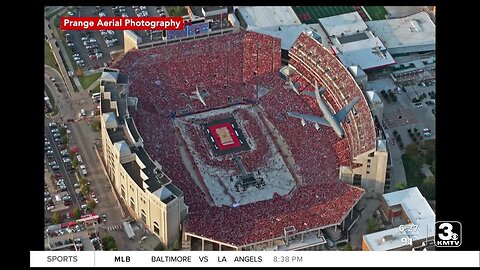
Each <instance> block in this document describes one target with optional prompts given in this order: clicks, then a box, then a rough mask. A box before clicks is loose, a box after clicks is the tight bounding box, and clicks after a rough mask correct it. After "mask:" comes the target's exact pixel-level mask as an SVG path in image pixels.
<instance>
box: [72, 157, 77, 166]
mask: <svg viewBox="0 0 480 270" xmlns="http://www.w3.org/2000/svg"><path fill="white" fill-rule="evenodd" d="M77 166H78V159H76V158H73V159H72V167H73V168H76V167H77Z"/></svg>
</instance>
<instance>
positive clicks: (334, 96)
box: [289, 33, 376, 158]
mask: <svg viewBox="0 0 480 270" xmlns="http://www.w3.org/2000/svg"><path fill="white" fill-rule="evenodd" d="M289 56H290V58H291V60H290V64H291V65H292V66H294V67H295V68H296V69H297V70H298V71H299V72H300V73H301V74H303V75H304V76H306V77H307V78H311V79H312V80H315V79H316V80H317V82H318V84H319V86H320V85H324V86H325V87H326V88H327V92H326V93H325V94H324V97H325V99H326V100H327V102H328V103H329V104H330V105H331V106H332V107H333V109H334V111H335V112H338V111H339V110H340V109H341V108H343V107H344V106H345V105H347V104H348V102H350V100H352V99H353V98H354V97H356V96H358V97H360V102H359V103H357V105H355V107H354V108H355V111H356V113H357V114H356V115H355V116H354V117H350V118H349V120H350V123H348V124H347V123H345V122H344V124H343V126H344V129H345V133H346V136H347V138H348V140H349V145H350V147H351V153H352V158H353V157H355V156H357V155H359V154H362V153H365V152H366V151H368V150H372V149H374V148H375V137H376V133H375V127H374V123H373V118H372V115H371V113H370V109H369V107H368V104H367V101H366V99H365V97H364V96H363V94H362V91H361V89H360V88H359V87H358V85H357V84H356V82H355V80H354V79H353V77H352V76H351V75H350V73H349V72H348V70H347V69H346V68H345V67H344V66H343V65H342V63H341V62H340V61H339V60H338V59H337V58H336V57H335V56H334V55H332V54H331V53H330V51H328V50H327V49H325V48H324V47H323V46H322V45H321V44H320V43H318V42H317V41H316V40H314V39H313V38H311V37H309V36H308V35H306V34H304V33H302V34H301V35H300V36H299V37H298V39H297V40H296V41H295V43H294V44H293V46H292V48H291V49H290V51H289ZM312 83H313V82H312Z"/></svg>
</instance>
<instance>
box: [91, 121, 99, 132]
mask: <svg viewBox="0 0 480 270" xmlns="http://www.w3.org/2000/svg"><path fill="white" fill-rule="evenodd" d="M90 127H92V130H93V131H99V130H100V121H99V120H97V119H94V120H92V122H91V123H90Z"/></svg>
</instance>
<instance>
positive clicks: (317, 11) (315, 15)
mask: <svg viewBox="0 0 480 270" xmlns="http://www.w3.org/2000/svg"><path fill="white" fill-rule="evenodd" d="M292 8H293V10H294V11H295V13H296V14H297V16H298V18H299V19H300V21H302V22H303V23H307V24H310V23H318V19H320V18H325V17H330V16H334V15H340V14H345V13H349V12H353V11H354V9H353V7H351V6H292Z"/></svg>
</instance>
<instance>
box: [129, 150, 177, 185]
mask: <svg viewBox="0 0 480 270" xmlns="http://www.w3.org/2000/svg"><path fill="white" fill-rule="evenodd" d="M132 152H134V153H135V154H137V156H138V157H139V158H140V160H141V161H142V163H143V164H144V165H145V168H144V169H143V172H144V173H145V174H146V175H147V176H148V179H147V180H145V184H147V185H148V190H149V191H150V192H152V193H153V192H155V191H156V190H158V189H159V188H161V187H162V186H163V185H164V184H166V183H168V182H169V180H168V178H166V177H165V176H164V175H163V173H162V174H161V177H157V173H156V172H155V168H156V166H155V163H153V161H152V160H151V159H150V157H149V156H148V154H147V152H146V151H145V148H143V147H138V148H132Z"/></svg>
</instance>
